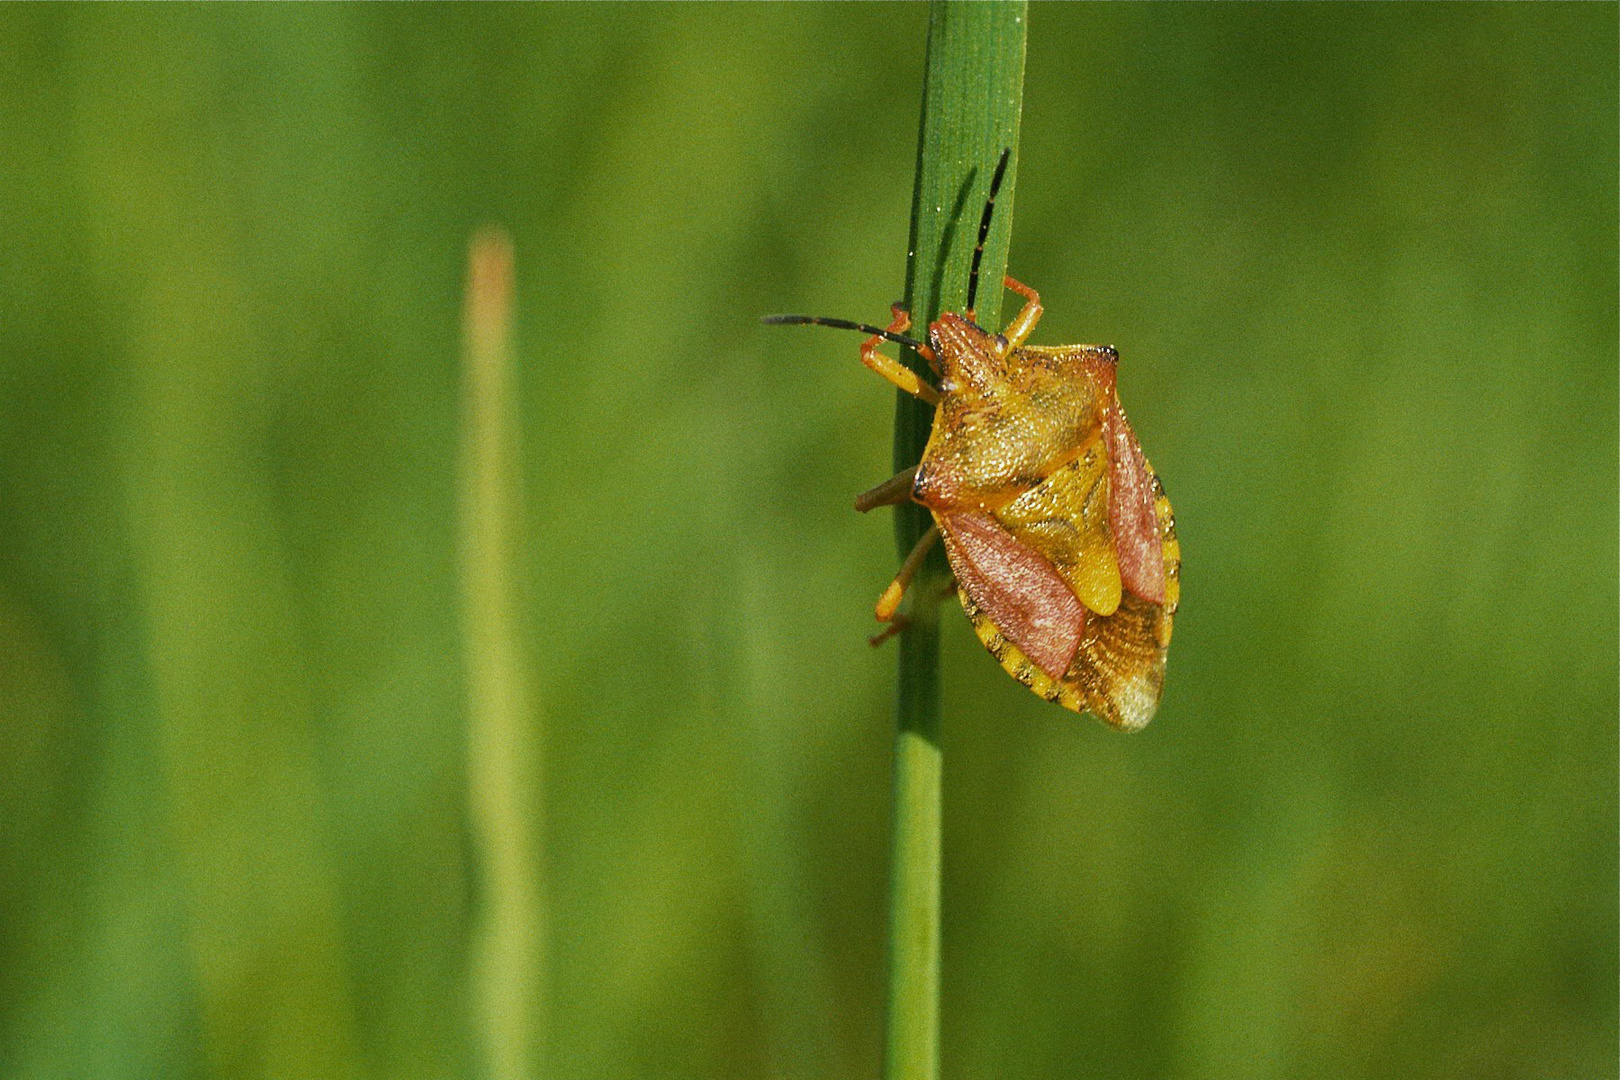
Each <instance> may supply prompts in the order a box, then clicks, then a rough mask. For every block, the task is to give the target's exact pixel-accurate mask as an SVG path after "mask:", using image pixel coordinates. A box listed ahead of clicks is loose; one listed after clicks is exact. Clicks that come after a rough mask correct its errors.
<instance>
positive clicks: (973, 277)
mask: <svg viewBox="0 0 1620 1080" xmlns="http://www.w3.org/2000/svg"><path fill="white" fill-rule="evenodd" d="M1010 157H1012V147H1010V146H1009V147H1006V148H1005V149H1003V150H1002V151H1001V160H1000V161H998V162H996V175H994V176H992V177H991V178H990V197H989V198H987V199H985V200H984V216H983V217H981V218H980V219H979V242H978V243H977V244H975V245H974V247H973V270H972V271H971V272H970V273H969V274H968V301H967V314H968V318H969V319H971V318H973V302H974V300H976V299H978V296H979V264H980V263H981V262H983V261H984V239H985V237H987V236H989V235H990V214H991V212H992V211H993V210H995V208H996V192H998V191H1000V190H1001V178H1002V177H1003V176H1006V175H1007V159H1008V158H1010Z"/></svg>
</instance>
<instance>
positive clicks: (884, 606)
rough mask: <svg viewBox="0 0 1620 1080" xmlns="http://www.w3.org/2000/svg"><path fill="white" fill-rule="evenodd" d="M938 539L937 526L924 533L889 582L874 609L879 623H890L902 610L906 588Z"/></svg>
mask: <svg viewBox="0 0 1620 1080" xmlns="http://www.w3.org/2000/svg"><path fill="white" fill-rule="evenodd" d="M938 539H939V526H938V525H935V526H933V527H932V528H930V529H929V530H928V531H927V532H925V533H923V534H922V537H921V538H920V539H919V540H918V541H917V543H916V545H915V546H913V547H912V549H911V554H910V555H907V556H906V561H905V562H903V563H901V564H900V572H899V573H898V574H896V575H894V580H893V581H891V582H889V587H888V588H887V589H884V590H883V595H882V596H880V597H878V602H877V604H876V606H875V607H874V608H873V609H872V611H873V613H874V614H875V615H877V620H878V622H889V621H890V620H892V619H893V618H894V613H895V612H896V611H898V610H899V609H900V601H901V599H902V598H903V597H904V596H905V595H906V586H908V585H910V584H911V579H912V577H913V576H914V575H915V574H916V573H917V568H918V567H919V566H921V565H922V562H923V559H925V558H927V557H928V549H929V548H931V547H933V546H934V542H935V541H936V540H938Z"/></svg>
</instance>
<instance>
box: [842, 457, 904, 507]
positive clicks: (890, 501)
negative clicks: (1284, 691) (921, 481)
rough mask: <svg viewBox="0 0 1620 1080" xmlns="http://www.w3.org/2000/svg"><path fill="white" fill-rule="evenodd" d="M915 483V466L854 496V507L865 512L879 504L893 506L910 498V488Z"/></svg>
mask: <svg viewBox="0 0 1620 1080" xmlns="http://www.w3.org/2000/svg"><path fill="white" fill-rule="evenodd" d="M916 483H917V466H915V465H913V466H912V467H911V468H909V469H906V470H905V471H903V472H898V473H895V474H894V475H893V476H891V477H889V478H888V479H887V480H885V481H883V483H881V484H879V485H878V486H877V487H875V488H873V489H872V490H870V491H863V492H861V493H860V494H859V495H857V496H855V509H857V510H859V511H860V512H861V513H863V514H864V513H866V512H867V511H868V510H872V509H874V508H876V507H879V506H895V505H898V504H899V503H903V502H908V501H909V500H910V499H911V490H912V488H913V487H914V486H915V485H916Z"/></svg>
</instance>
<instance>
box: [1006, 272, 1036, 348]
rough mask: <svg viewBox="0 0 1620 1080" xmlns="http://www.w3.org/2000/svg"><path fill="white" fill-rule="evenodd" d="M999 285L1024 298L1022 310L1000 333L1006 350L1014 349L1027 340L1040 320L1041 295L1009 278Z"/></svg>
mask: <svg viewBox="0 0 1620 1080" xmlns="http://www.w3.org/2000/svg"><path fill="white" fill-rule="evenodd" d="M1001 283H1002V284H1003V285H1005V286H1006V287H1007V288H1009V289H1011V290H1012V291H1013V292H1015V293H1017V294H1019V295H1020V296H1022V297H1023V298H1024V310H1022V311H1020V312H1019V313H1018V317H1017V318H1016V319H1014V320H1013V321H1012V322H1010V323H1008V324H1007V329H1006V330H1005V331H1004V332H1003V333H1002V337H1005V338H1006V339H1007V348H1008V349H1009V350H1010V349H1016V348H1018V346H1020V345H1022V344H1023V343H1024V342H1025V341H1027V340H1029V335H1030V331H1032V330H1034V329H1035V324H1036V323H1038V322H1040V320H1041V294H1040V293H1038V292H1036V291H1035V290H1034V289H1032V288H1030V287H1029V286H1028V285H1025V284H1024V283H1023V282H1021V281H1014V280H1013V279H1012V278H1010V277H1008V278H1002V279H1001Z"/></svg>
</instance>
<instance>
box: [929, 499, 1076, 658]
mask: <svg viewBox="0 0 1620 1080" xmlns="http://www.w3.org/2000/svg"><path fill="white" fill-rule="evenodd" d="M940 524H941V525H942V526H943V529H942V531H943V532H944V535H945V550H946V553H947V554H948V555H949V556H950V561H951V569H952V571H954V572H955V574H956V580H957V581H958V582H959V583H960V584H961V586H962V588H963V589H964V590H965V591H966V592H967V594H968V595H969V596H971V597H972V598H973V600H974V602H975V603H977V604H978V605H979V607H980V609H982V610H983V611H984V613H985V615H986V616H988V617H989V619H990V621H991V622H993V623H995V624H996V627H997V629H999V630H1000V631H1001V633H1002V634H1003V635H1004V636H1005V637H1006V638H1007V640H1008V641H1010V642H1012V643H1013V644H1014V645H1015V646H1017V647H1018V650H1019V651H1020V652H1022V653H1023V654H1024V655H1025V656H1027V657H1029V659H1030V660H1031V661H1032V662H1033V663H1034V664H1035V666H1036V667H1038V668H1040V669H1041V670H1042V671H1044V672H1046V674H1047V675H1049V676H1051V677H1052V678H1053V679H1061V678H1063V676H1064V674H1065V673H1067V672H1068V670H1069V665H1070V664H1072V663H1073V662H1074V654H1075V651H1076V650H1077V649H1079V647H1080V637H1081V634H1082V633H1083V632H1084V630H1085V625H1086V609H1085V608H1083V607H1082V606H1081V605H1080V601H1079V600H1077V599H1076V598H1075V595H1074V591H1073V590H1071V589H1070V588H1069V586H1068V583H1067V582H1065V581H1064V580H1063V578H1062V577H1061V576H1060V575H1059V574H1058V572H1057V569H1056V567H1054V566H1053V565H1052V564H1051V563H1050V562H1048V561H1047V559H1046V558H1045V556H1043V555H1041V554H1040V553H1039V552H1037V551H1035V550H1034V549H1033V548H1029V547H1026V546H1025V545H1024V544H1021V543H1019V542H1018V541H1017V540H1016V539H1014V538H1013V535H1012V534H1011V533H1009V532H1008V531H1007V530H1006V529H1004V528H1002V527H1001V525H1000V524H999V523H997V522H996V520H995V519H994V518H992V517H991V516H990V515H989V514H983V513H966V514H951V515H949V516H948V517H943V518H941V520H940Z"/></svg>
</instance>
